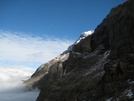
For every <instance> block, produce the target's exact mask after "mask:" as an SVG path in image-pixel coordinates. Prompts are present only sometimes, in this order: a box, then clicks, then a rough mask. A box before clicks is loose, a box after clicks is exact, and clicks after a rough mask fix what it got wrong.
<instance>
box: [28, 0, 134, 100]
mask: <svg viewBox="0 0 134 101" xmlns="http://www.w3.org/2000/svg"><path fill="white" fill-rule="evenodd" d="M52 61H54V62H52ZM52 61H50V62H48V63H46V64H44V65H43V66H41V67H40V68H39V69H38V70H37V71H36V72H35V73H34V74H33V75H32V77H31V78H30V79H29V80H28V81H26V83H27V84H32V85H33V86H35V87H38V88H40V90H41V92H40V94H39V96H38V98H37V101H133V100H134V75H133V74H134V0H127V1H126V2H125V3H123V4H120V5H119V6H117V7H114V8H113V9H112V10H111V11H110V13H109V14H108V15H107V16H106V18H105V19H104V20H103V21H102V23H101V24H100V25H98V26H97V28H96V29H95V31H94V33H93V34H91V35H89V36H87V37H86V38H83V39H81V40H80V42H78V43H77V44H73V45H72V46H71V48H69V50H67V51H65V52H63V54H61V55H60V57H58V59H56V58H55V59H54V60H52ZM40 75H41V77H40ZM39 77H40V78H39ZM34 78H38V80H37V79H36V80H35V81H36V82H30V80H32V79H34Z"/></svg>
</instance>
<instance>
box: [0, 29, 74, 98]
mask: <svg viewBox="0 0 134 101" xmlns="http://www.w3.org/2000/svg"><path fill="white" fill-rule="evenodd" d="M72 43H73V41H70V40H66V39H58V38H52V37H39V36H32V35H30V34H29V33H28V34H27V33H22V32H12V31H3V30H0V101H36V98H37V96H38V95H39V90H38V89H32V88H31V87H26V86H25V85H24V84H23V82H24V81H25V80H27V79H28V78H30V76H31V75H32V74H33V73H34V72H35V70H36V68H38V67H39V66H40V65H41V64H42V63H46V62H47V61H49V60H51V59H53V58H54V57H56V56H57V55H59V54H61V53H62V52H63V51H65V50H66V49H67V48H68V46H69V45H71V44H72ZM31 64H32V65H31ZM33 66H34V68H32V67H33Z"/></svg>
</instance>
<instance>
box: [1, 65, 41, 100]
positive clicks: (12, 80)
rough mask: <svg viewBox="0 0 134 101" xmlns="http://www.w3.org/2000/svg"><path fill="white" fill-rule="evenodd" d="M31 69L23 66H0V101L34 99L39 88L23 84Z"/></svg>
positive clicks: (31, 71)
mask: <svg viewBox="0 0 134 101" xmlns="http://www.w3.org/2000/svg"><path fill="white" fill-rule="evenodd" d="M33 71H34V69H32V68H29V67H24V66H20V67H11V66H0V101H36V98H37V96H38V94H39V90H38V89H32V87H30V86H29V87H26V86H25V85H24V84H23V82H24V81H25V80H27V79H28V78H29V77H30V75H31V74H32V73H33Z"/></svg>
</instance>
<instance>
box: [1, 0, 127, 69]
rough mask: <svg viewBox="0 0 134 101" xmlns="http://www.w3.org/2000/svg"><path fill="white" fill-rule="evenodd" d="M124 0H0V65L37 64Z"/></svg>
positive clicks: (50, 56) (90, 27)
mask: <svg viewBox="0 0 134 101" xmlns="http://www.w3.org/2000/svg"><path fill="white" fill-rule="evenodd" d="M123 2H125V0H97V1H96V0H0V65H17V66H19V65H25V66H31V67H35V68H36V67H38V66H39V65H40V64H41V63H45V62H47V61H49V60H50V59H52V58H53V57H55V56H57V55H58V54H60V53H62V52H63V51H64V50H65V49H66V48H67V47H68V46H69V45H70V44H72V43H73V42H74V41H76V40H77V39H78V37H79V36H80V34H81V33H82V32H84V31H88V30H94V29H95V28H96V26H97V25H98V24H100V23H101V22H102V20H103V19H104V18H105V17H106V15H107V14H108V13H109V12H110V9H111V8H112V7H115V6H117V5H119V4H121V3H123Z"/></svg>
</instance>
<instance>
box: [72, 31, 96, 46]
mask: <svg viewBox="0 0 134 101" xmlns="http://www.w3.org/2000/svg"><path fill="white" fill-rule="evenodd" d="M93 32H94V31H93V30H91V31H86V32H83V33H82V34H81V36H80V38H79V39H78V40H77V41H76V42H75V43H74V44H75V45H76V44H78V43H79V42H80V41H81V40H83V39H85V38H86V37H87V36H89V35H91V34H92V33H93Z"/></svg>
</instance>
